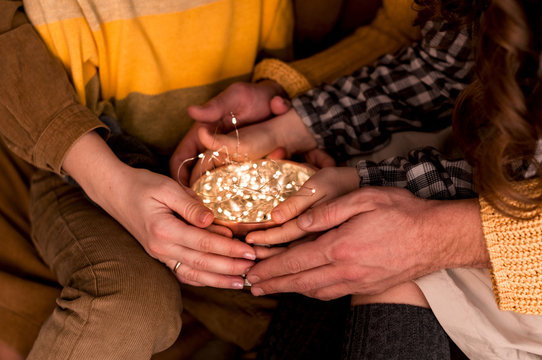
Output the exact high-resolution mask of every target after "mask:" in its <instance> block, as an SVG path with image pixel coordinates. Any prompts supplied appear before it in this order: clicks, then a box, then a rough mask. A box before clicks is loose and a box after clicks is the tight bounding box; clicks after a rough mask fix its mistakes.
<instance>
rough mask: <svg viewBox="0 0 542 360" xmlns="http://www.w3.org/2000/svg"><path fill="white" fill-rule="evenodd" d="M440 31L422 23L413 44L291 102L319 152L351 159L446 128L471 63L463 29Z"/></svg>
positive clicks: (465, 81)
mask: <svg viewBox="0 0 542 360" xmlns="http://www.w3.org/2000/svg"><path fill="white" fill-rule="evenodd" d="M443 29H444V27H439V24H438V23H434V22H428V23H427V24H426V25H425V26H424V28H423V33H424V38H423V40H422V41H421V42H420V43H419V44H415V45H413V46H412V47H409V48H406V49H405V50H404V51H402V52H400V53H399V54H396V55H393V56H392V55H385V56H383V57H382V58H380V59H379V61H378V62H377V63H376V64H375V66H374V67H370V66H369V67H364V68H362V69H360V71H358V72H356V73H354V74H352V75H350V76H346V77H343V78H340V79H339V80H337V81H336V82H334V83H333V84H330V85H324V86H322V87H320V88H315V89H312V90H310V91H309V92H307V93H306V94H303V95H301V96H299V97H298V98H295V99H293V106H294V108H295V109H296V111H297V112H298V114H299V115H300V116H301V118H302V119H303V121H304V123H305V124H306V125H307V126H308V127H309V128H310V129H311V131H312V132H313V133H314V134H315V136H316V137H317V140H318V142H319V146H320V147H323V148H326V149H328V150H332V151H334V152H336V153H339V154H342V155H357V154H360V153H364V152H370V151H374V150H375V149H377V148H378V147H379V146H382V145H383V144H385V143H386V142H387V141H388V140H389V137H390V135H391V134H392V133H393V132H397V131H406V130H424V131H433V130H437V129H440V128H444V127H446V126H448V125H449V124H450V120H451V111H452V109H453V105H454V102H455V99H456V97H457V96H458V94H459V93H460V92H461V91H462V90H463V88H464V87H465V86H466V85H467V84H468V83H469V81H470V75H471V69H472V65H473V62H472V58H471V55H472V54H471V47H470V39H469V36H468V31H467V29H466V28H462V29H460V30H443Z"/></svg>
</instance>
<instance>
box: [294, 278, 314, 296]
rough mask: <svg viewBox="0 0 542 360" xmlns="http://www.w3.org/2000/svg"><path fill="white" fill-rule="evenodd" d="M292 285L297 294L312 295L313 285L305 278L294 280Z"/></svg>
mask: <svg viewBox="0 0 542 360" xmlns="http://www.w3.org/2000/svg"><path fill="white" fill-rule="evenodd" d="M292 285H293V287H294V289H295V291H296V292H300V293H310V292H311V291H314V290H313V286H312V284H310V283H309V282H307V281H304V280H303V278H299V277H298V278H295V279H293V280H292Z"/></svg>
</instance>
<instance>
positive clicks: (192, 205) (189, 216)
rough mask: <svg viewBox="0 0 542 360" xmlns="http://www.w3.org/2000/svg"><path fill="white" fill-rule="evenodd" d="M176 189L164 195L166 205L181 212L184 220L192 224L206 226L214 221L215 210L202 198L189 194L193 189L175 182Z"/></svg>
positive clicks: (178, 212)
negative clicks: (208, 206) (202, 200)
mask: <svg viewBox="0 0 542 360" xmlns="http://www.w3.org/2000/svg"><path fill="white" fill-rule="evenodd" d="M175 187H176V189H175V190H174V191H173V193H171V194H170V196H163V197H162V199H163V200H162V201H163V202H164V203H165V205H166V206H167V207H168V208H169V209H171V210H173V211H175V212H176V213H177V214H179V215H180V216H181V217H182V218H183V219H184V220H186V221H187V222H189V223H190V224H192V225H195V226H197V227H200V228H205V227H207V226H209V225H211V223H212V222H213V218H214V215H213V212H212V211H211V210H210V209H209V208H207V207H205V206H204V205H203V203H202V202H201V200H199V199H197V198H195V197H193V196H192V195H191V194H189V191H190V192H192V193H193V191H192V190H191V189H188V188H185V187H181V186H179V185H178V184H175Z"/></svg>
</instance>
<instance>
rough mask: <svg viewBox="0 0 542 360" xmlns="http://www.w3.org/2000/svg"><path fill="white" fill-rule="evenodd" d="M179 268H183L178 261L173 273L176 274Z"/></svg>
mask: <svg viewBox="0 0 542 360" xmlns="http://www.w3.org/2000/svg"><path fill="white" fill-rule="evenodd" d="M179 266H181V262H180V261H177V264H175V266H174V267H173V272H174V273H177V269H178V268H179Z"/></svg>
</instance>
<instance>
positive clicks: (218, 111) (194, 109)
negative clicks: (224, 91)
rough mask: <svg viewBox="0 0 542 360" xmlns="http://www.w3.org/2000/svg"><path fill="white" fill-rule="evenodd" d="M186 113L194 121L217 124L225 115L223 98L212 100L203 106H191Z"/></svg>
mask: <svg viewBox="0 0 542 360" xmlns="http://www.w3.org/2000/svg"><path fill="white" fill-rule="evenodd" d="M186 111H187V112H188V115H189V116H190V117H191V118H192V119H194V120H196V121H201V122H217V121H219V120H221V119H222V117H223V116H224V115H225V112H224V111H225V110H224V106H223V102H222V100H221V98H214V99H211V100H209V101H208V102H207V103H205V104H204V105H201V106H200V105H192V106H189V107H188V108H187V109H186Z"/></svg>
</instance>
